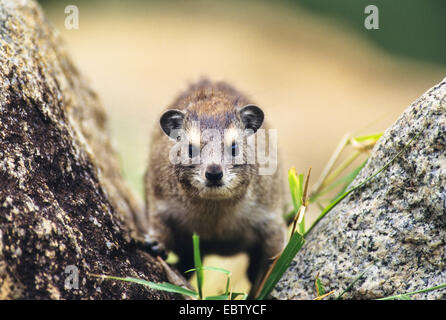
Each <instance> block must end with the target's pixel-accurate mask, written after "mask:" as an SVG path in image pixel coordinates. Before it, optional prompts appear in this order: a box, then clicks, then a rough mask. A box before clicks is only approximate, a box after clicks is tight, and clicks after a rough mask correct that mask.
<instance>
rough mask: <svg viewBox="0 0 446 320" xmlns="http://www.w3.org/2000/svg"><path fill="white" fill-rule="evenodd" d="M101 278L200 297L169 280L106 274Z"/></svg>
mask: <svg viewBox="0 0 446 320" xmlns="http://www.w3.org/2000/svg"><path fill="white" fill-rule="evenodd" d="M100 278H105V279H111V280H119V281H125V282H131V283H136V284H141V285H143V286H146V287H149V288H150V289H154V290H160V291H166V292H173V293H179V294H184V295H186V296H190V297H193V298H197V297H198V295H197V293H196V292H195V291H192V290H189V289H186V288H183V287H180V286H177V285H174V284H171V283H168V282H162V283H155V282H151V281H147V280H143V279H138V278H132V277H125V278H121V277H114V276H106V275H101V276H100Z"/></svg>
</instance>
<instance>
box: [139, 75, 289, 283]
mask: <svg viewBox="0 0 446 320" xmlns="http://www.w3.org/2000/svg"><path fill="white" fill-rule="evenodd" d="M249 103H251V101H250V100H249V99H248V98H246V97H245V96H244V95H242V94H241V93H239V92H238V91H236V90H235V89H234V88H232V87H231V86H230V85H228V84H226V83H223V82H218V83H213V82H210V81H208V80H202V81H200V82H199V83H197V84H194V85H191V86H190V87H189V89H188V90H187V91H185V92H184V93H182V94H181V95H180V96H179V97H178V98H177V99H176V100H175V101H174V102H173V103H172V105H171V107H170V108H168V109H178V110H182V111H183V112H185V114H186V116H185V118H184V122H183V127H184V128H185V129H186V130H187V129H188V128H190V123H191V121H197V120H198V121H200V129H205V128H215V129H218V130H221V131H222V130H223V129H226V128H233V127H235V128H242V123H241V121H240V117H239V115H238V111H237V110H238V109H239V108H240V107H242V106H244V105H247V104H249ZM262 128H265V129H267V128H268V126H267V124H266V123H263V125H262ZM173 143H174V142H173V141H172V140H170V139H169V137H167V135H166V134H164V133H163V132H162V130H161V128H160V127H159V126H156V128H155V129H154V131H153V135H152V145H151V149H150V158H149V166H148V169H147V173H146V177H145V186H146V199H147V202H146V208H147V214H148V216H149V222H150V224H151V229H150V231H149V235H150V237H151V238H154V239H156V240H158V241H159V242H161V243H162V244H163V245H164V246H165V248H166V249H167V250H173V251H174V252H175V253H176V254H177V255H178V256H179V258H180V262H179V265H178V267H179V269H180V270H182V271H185V270H186V269H189V268H192V267H193V256H192V253H193V251H192V237H191V235H192V233H193V232H196V233H197V234H198V235H199V236H200V240H201V250H202V254H208V253H216V254H221V255H232V254H235V253H237V252H247V253H248V254H249V256H250V266H249V270H248V276H249V278H250V280H251V282H252V283H253V289H255V287H257V286H258V285H259V282H260V280H261V277H262V275H263V274H264V272H265V271H266V269H267V268H268V266H269V264H270V263H271V261H272V260H271V259H273V258H274V257H275V256H276V255H278V254H279V253H280V252H281V250H282V248H283V246H284V243H285V236H286V227H285V223H284V221H283V219H282V216H281V213H282V212H281V210H282V208H283V205H282V194H283V192H282V190H281V187H282V184H281V183H280V181H279V174H280V173H279V171H280V170H277V171H276V173H275V174H274V175H272V176H268V175H264V176H261V175H258V174H257V172H258V171H257V169H258V165H257V164H251V165H248V164H244V165H240V166H233V165H228V166H227V167H225V170H227V171H225V172H227V174H231V175H232V177H233V181H234V183H233V185H231V187H230V188H228V190H227V191H225V193H224V197H225V198H224V199H212V198H211V199H206V198H202V197H200V188H197V187H196V186H195V185H194V182H193V181H194V178H196V176H198V175H200V174H202V173H203V169H202V168H201V167H200V165H196V166H185V165H173V164H171V163H170V161H169V157H168V153H169V149H170V146H171V145H173Z"/></svg>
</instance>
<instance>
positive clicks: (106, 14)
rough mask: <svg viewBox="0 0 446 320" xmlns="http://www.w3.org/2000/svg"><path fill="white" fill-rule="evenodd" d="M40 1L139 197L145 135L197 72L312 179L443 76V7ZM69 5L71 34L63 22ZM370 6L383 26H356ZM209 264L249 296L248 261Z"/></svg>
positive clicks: (412, 1) (344, 1)
mask: <svg viewBox="0 0 446 320" xmlns="http://www.w3.org/2000/svg"><path fill="white" fill-rule="evenodd" d="M40 2H41V3H42V5H43V7H44V10H45V12H46V14H47V16H48V19H49V20H50V21H51V22H52V23H53V24H54V25H55V27H56V28H57V29H58V30H59V31H60V33H61V35H62V37H63V39H64V40H65V42H66V44H67V47H68V51H69V52H70V54H71V56H72V58H73V60H74V62H75V64H76V65H77V66H78V67H79V69H80V70H81V72H82V73H83V74H84V75H85V76H86V78H87V79H89V80H90V82H91V85H92V87H93V88H94V89H95V90H96V91H97V92H98V94H99V96H100V98H101V100H102V101H103V104H104V107H105V109H106V112H107V115H108V117H109V127H110V130H111V134H112V135H113V137H114V139H115V141H116V148H117V150H118V151H119V154H120V157H121V160H122V168H123V174H124V176H125V178H126V179H127V181H128V182H129V184H130V185H131V186H133V188H134V189H135V190H137V191H138V192H139V194H140V195H141V198H142V197H143V184H142V177H143V174H144V171H145V167H146V161H147V155H148V147H149V144H150V139H149V137H150V132H151V130H152V129H153V128H157V127H158V119H159V115H160V113H161V112H162V110H163V109H164V108H166V107H167V106H169V104H170V103H171V101H172V100H173V99H174V97H175V95H177V94H178V93H179V92H180V91H181V90H184V89H185V88H186V87H187V85H188V83H190V82H193V81H196V80H198V79H199V78H200V77H201V76H208V77H209V78H211V79H214V80H225V81H228V82H230V83H232V84H233V85H235V86H236V87H237V88H239V89H240V90H241V91H243V92H246V93H247V94H248V95H249V96H251V97H253V99H254V100H255V101H256V102H257V103H258V104H259V105H260V106H261V107H262V108H263V109H264V111H265V114H266V119H267V121H268V122H269V123H270V125H271V127H272V128H277V129H278V134H279V144H280V150H281V154H282V159H283V161H282V167H283V169H288V168H290V167H291V166H295V167H296V169H297V171H298V172H299V173H300V172H306V171H307V169H308V168H309V167H310V166H311V167H312V169H313V171H312V182H315V181H316V180H317V177H318V175H319V174H320V173H321V171H322V169H323V167H324V165H325V163H326V162H327V160H328V158H329V157H330V155H331V153H332V151H333V149H334V148H335V147H336V145H337V143H338V142H339V140H340V139H341V138H342V137H343V136H344V135H345V133H347V132H351V133H354V134H368V133H373V132H381V131H383V130H385V129H386V128H387V127H389V126H390V125H391V124H392V123H393V122H394V121H395V120H396V119H397V117H398V116H399V115H400V114H401V112H402V111H403V110H404V109H406V108H407V106H408V105H409V104H410V103H411V102H412V101H414V100H415V99H416V98H418V97H419V96H420V95H421V94H422V93H424V92H425V91H426V90H427V89H429V88H430V87H432V86H434V85H435V84H436V83H438V82H439V81H441V79H443V78H444V77H445V76H446V41H445V33H446V19H445V13H446V1H440V0H429V1H428V0H399V1H397V0H392V1H390V0H380V1H363V0H337V1H329V0H326V1H323V0H300V1H285V0H282V1H266V0H263V1H253V0H246V1H233V0H229V1H217V0H211V1H209V0H208V1H204V0H186V1H131V0H126V1H113V0H104V1H99V0H97V1H91V0H90V1H74V0H69V1H64V0H57V1H56V0H54V1H40ZM72 4H74V5H77V6H78V8H79V29H77V30H68V29H66V28H65V26H64V21H65V18H66V14H65V13H64V8H65V7H66V6H67V5H72ZM369 4H374V5H376V6H377V7H378V9H379V27H380V28H379V30H367V29H366V28H365V27H364V19H365V18H366V16H367V15H366V14H364V9H365V7H366V6H367V5H369ZM283 177H284V184H285V183H286V175H285V174H284V175H283ZM309 214H311V211H310V212H309ZM309 218H311V216H310V217H309ZM308 222H311V219H308ZM206 263H208V264H210V265H214V266H219V267H222V268H227V269H229V270H232V271H233V272H234V280H237V279H238V280H237V282H236V284H235V288H234V290H236V291H240V290H245V289H246V287H247V282H246V279H245V278H244V277H243V270H244V268H246V258H245V257H243V256H238V257H236V258H235V260H232V262H231V260H230V259H223V260H210V262H206ZM235 266H237V267H235ZM213 279H214V278H213ZM215 282H216V283H220V284H221V286H223V285H224V278H223V277H222V278H218V277H216V278H215ZM209 287H210V288H211V289H209V290H211V291H212V290H213V288H215V285H213V284H212V283H211V284H209Z"/></svg>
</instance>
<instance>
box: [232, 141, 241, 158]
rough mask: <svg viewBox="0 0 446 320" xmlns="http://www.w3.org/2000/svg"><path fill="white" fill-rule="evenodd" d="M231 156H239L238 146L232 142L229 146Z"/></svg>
mask: <svg viewBox="0 0 446 320" xmlns="http://www.w3.org/2000/svg"><path fill="white" fill-rule="evenodd" d="M231 154H232V156H233V157H236V156H238V154H239V149H238V145H237V144H236V143H235V142H233V143H232V145H231Z"/></svg>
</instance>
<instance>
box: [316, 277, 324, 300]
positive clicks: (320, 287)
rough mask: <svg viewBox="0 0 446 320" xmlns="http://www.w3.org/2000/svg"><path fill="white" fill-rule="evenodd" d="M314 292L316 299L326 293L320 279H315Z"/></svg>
mask: <svg viewBox="0 0 446 320" xmlns="http://www.w3.org/2000/svg"><path fill="white" fill-rule="evenodd" d="M316 291H317V295H318V297H319V296H323V295H324V294H325V293H326V291H325V288H324V286H323V285H322V282H321V279H319V277H317V278H316Z"/></svg>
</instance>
